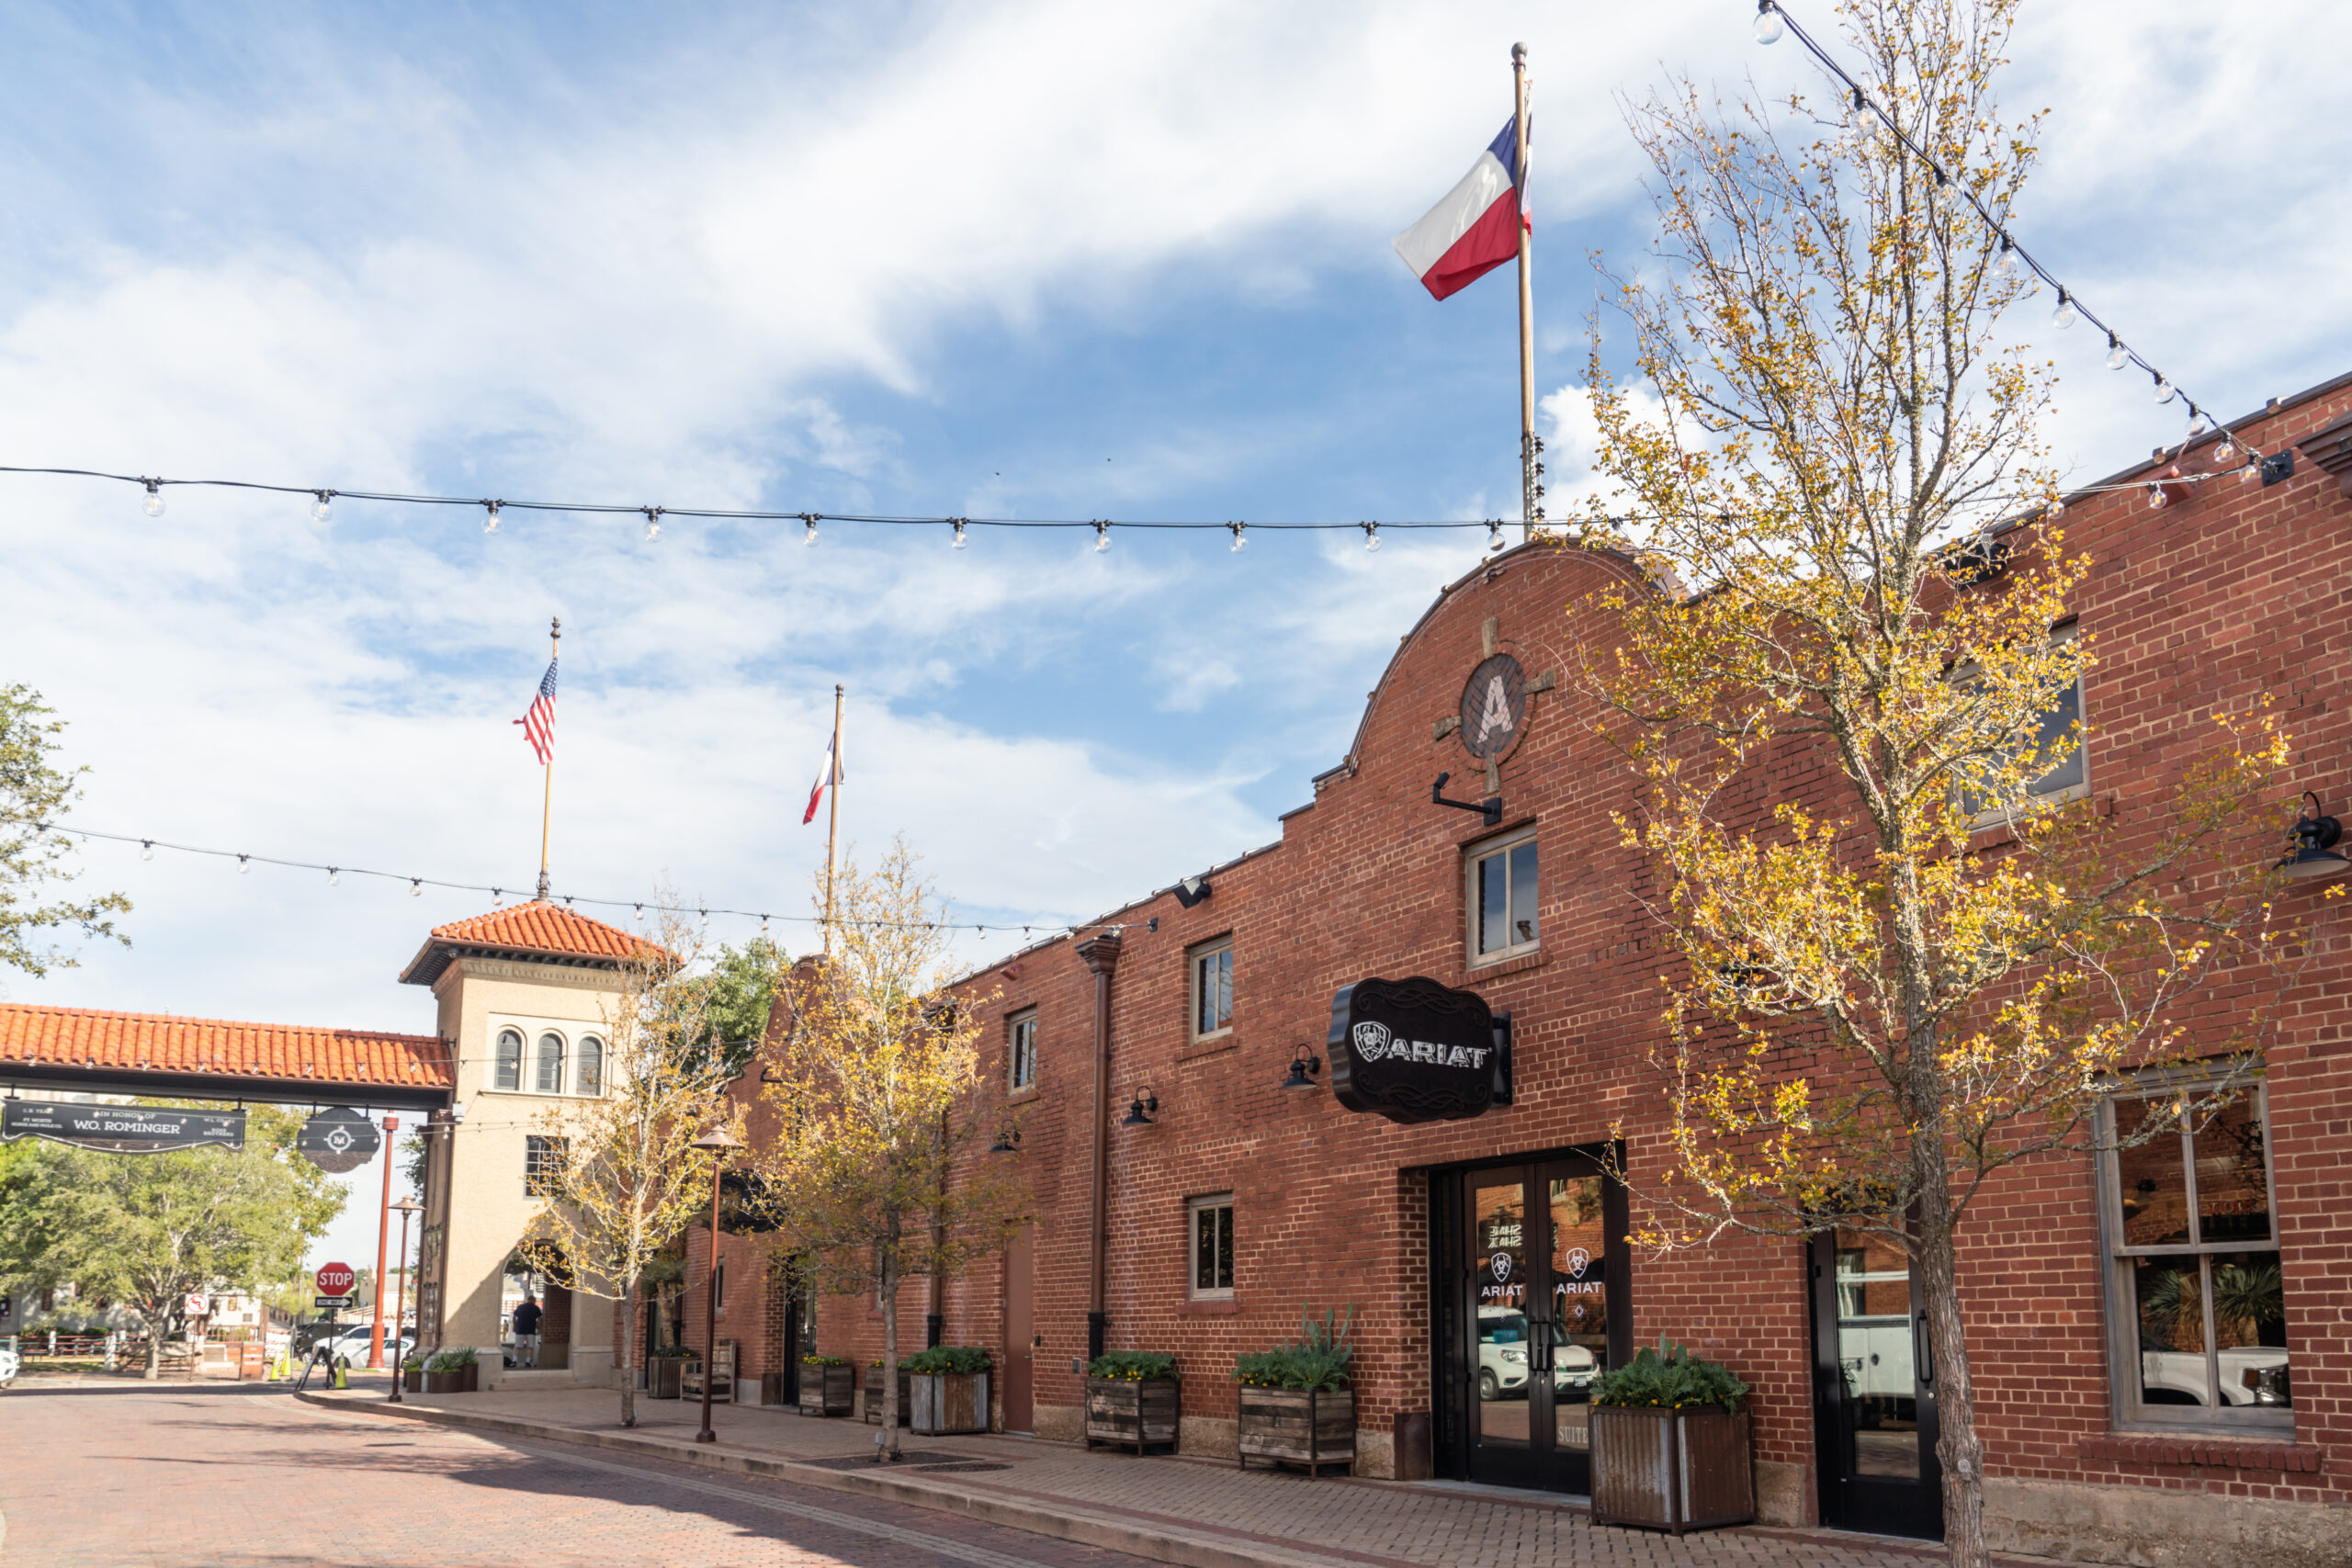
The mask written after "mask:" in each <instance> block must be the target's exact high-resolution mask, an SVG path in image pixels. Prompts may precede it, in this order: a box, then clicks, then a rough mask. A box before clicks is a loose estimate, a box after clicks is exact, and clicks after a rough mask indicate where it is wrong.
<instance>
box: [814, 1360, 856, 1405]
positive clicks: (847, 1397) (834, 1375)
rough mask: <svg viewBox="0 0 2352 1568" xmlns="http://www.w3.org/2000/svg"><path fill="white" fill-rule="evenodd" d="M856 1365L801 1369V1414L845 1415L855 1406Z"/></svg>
mask: <svg viewBox="0 0 2352 1568" xmlns="http://www.w3.org/2000/svg"><path fill="white" fill-rule="evenodd" d="M856 1402H857V1369H856V1368H855V1367H810V1366H803V1367H802V1368H801V1369H800V1414H802V1415H803V1416H847V1415H849V1414H850V1413H851V1411H852V1410H854V1408H855V1407H856Z"/></svg>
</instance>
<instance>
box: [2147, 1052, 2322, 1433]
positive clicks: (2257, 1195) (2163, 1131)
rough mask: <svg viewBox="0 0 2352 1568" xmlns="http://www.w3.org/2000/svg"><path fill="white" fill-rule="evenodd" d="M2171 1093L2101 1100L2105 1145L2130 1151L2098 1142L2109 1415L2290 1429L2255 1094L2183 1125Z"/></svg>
mask: <svg viewBox="0 0 2352 1568" xmlns="http://www.w3.org/2000/svg"><path fill="white" fill-rule="evenodd" d="M2178 1092H2179V1089H2177V1088H2167V1089H2165V1090H2162V1091H2153V1092H2151V1093H2148V1094H2145V1095H2136V1096H2131V1097H2122V1098H2118V1099H2117V1100H2114V1101H2112V1102H2111V1103H2110V1104H2109V1106H2108V1107H2107V1108H2106V1114H2105V1122H2106V1128H2107V1131H2108V1133H2109V1139H2110V1141H2111V1144H2112V1145H2131V1146H2127V1147H2112V1146H2111V1147H2110V1149H2109V1153H2108V1154H2107V1155H2106V1156H2105V1162H2106V1173H2105V1180H2104V1181H2103V1182H2102V1186H2103V1188H2104V1190H2105V1193H2106V1205H2105V1213H2104V1214H2103V1216H2102V1218H2103V1220H2104V1224H2105V1229H2106V1230H2107V1232H2108V1234H2109V1256H2110V1259H2111V1261H2110V1266H2109V1267H2110V1269H2111V1279H2110V1286H2109V1310H2110V1314H2111V1315H2112V1317H2113V1319H2114V1322H2113V1323H2112V1325H2111V1337H2112V1340H2113V1343H2114V1347H2115V1357H2114V1359H2115V1383H2116V1388H2117V1400H2116V1404H2117V1406H2118V1414H2119V1415H2120V1417H2121V1418H2122V1419H2125V1420H2127V1421H2134V1422H2146V1423H2148V1424H2151V1425H2165V1424H2175V1425H2177V1424H2192V1425H2223V1426H2241V1427H2243V1426H2256V1427H2261V1426H2269V1427H2291V1426H2292V1425H2293V1421H2294V1415H2293V1412H2294V1383H2293V1377H2292V1372H2291V1369H2290V1361H2289V1357H2288V1353H2287V1312H2286V1290H2285V1281H2284V1279H2283V1277H2282V1275H2281V1273H2280V1271H2279V1265H2278V1235H2277V1229H2276V1226H2275V1224H2274V1223H2273V1217H2272V1213H2271V1201H2270V1175H2269V1150H2268V1138H2267V1125H2268V1117H2267V1103H2266V1100H2265V1092H2264V1090H2263V1089H2260V1088H2258V1087H2257V1088H2256V1089H2252V1090H2250V1091H2248V1092H2247V1093H2246V1094H2245V1095H2244V1096H2243V1097H2241V1098H2239V1099H2238V1100H2233V1102H2231V1103H2230V1104H2229V1105H2228V1106H2226V1107H2225V1108H2223V1109H2222V1111H2219V1112H2217V1113H2215V1114H2213V1115H2212V1116H2211V1118H2210V1119H2208V1120H2205V1121H2204V1122H2202V1124H2201V1125H2194V1124H2192V1125H2191V1126H2188V1127H2182V1126H2179V1125H2177V1124H2174V1123H2175V1119H2176V1116H2177V1111H2176V1103H2177V1102H2176V1101H2174V1100H2173V1099H2172V1097H2173V1096H2174V1095H2176V1094H2177V1093H2178ZM2188 1092H2189V1093H2190V1094H2191V1095H2194V1094H2195V1093H2196V1092H2197V1089H2196V1087H2195V1086H2194V1085H2191V1086H2188ZM2196 1120H2197V1119H2196V1117H2195V1116H2194V1115H2193V1114H2192V1115H2191V1117H2190V1121H2191V1122H2192V1123H2194V1122H2196Z"/></svg>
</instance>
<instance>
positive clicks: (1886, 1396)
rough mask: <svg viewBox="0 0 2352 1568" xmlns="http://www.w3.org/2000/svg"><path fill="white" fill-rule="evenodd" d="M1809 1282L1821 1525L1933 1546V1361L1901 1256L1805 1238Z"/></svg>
mask: <svg viewBox="0 0 2352 1568" xmlns="http://www.w3.org/2000/svg"><path fill="white" fill-rule="evenodd" d="M1812 1273H1813V1351H1814V1356H1813V1359H1814V1431H1815V1443H1816V1446H1817V1448H1818V1450H1819V1458H1820V1465H1821V1516H1822V1520H1823V1522H1824V1523H1826V1524H1829V1525H1832V1526H1835V1527H1837V1528H1838V1529H1852V1530H1869V1531H1871V1532H1872V1533H1874V1534H1879V1535H1909V1536H1920V1537H1924V1538H1925V1539H1927V1540H1942V1539H1943V1534H1944V1510H1943V1468H1942V1466H1941V1465H1940V1464H1939V1463H1938V1462H1937V1460H1936V1374H1935V1362H1934V1359H1933V1357H1932V1356H1930V1355H1929V1354H1928V1314H1927V1310H1926V1305H1925V1303H1923V1302H1922V1301H1921V1300H1920V1299H1919V1292H1918V1287H1917V1281H1916V1280H1914V1279H1913V1278H1912V1273H1911V1262H1910V1257H1909V1255H1908V1254H1907V1253H1905V1251H1904V1249H1903V1248H1902V1247H1898V1246H1897V1245H1895V1244H1894V1242H1893V1241H1890V1240H1888V1239H1887V1238H1885V1237H1883V1236H1875V1235H1868V1234H1866V1233H1863V1232H1860V1231H1849V1230H1838V1231H1835V1232H1833V1233H1831V1234H1829V1235H1818V1236H1815V1237H1814V1239H1813V1244H1812Z"/></svg>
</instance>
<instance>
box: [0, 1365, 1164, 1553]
mask: <svg viewBox="0 0 2352 1568" xmlns="http://www.w3.org/2000/svg"><path fill="white" fill-rule="evenodd" d="M0 1456H5V1460H6V1462H5V1463H0V1515H5V1517H6V1531H7V1534H6V1541H5V1544H4V1545H0V1562H6V1563H7V1564H8V1568H133V1565H135V1568H180V1565H198V1564H201V1565H205V1568H211V1565H214V1564H219V1565H221V1568H261V1565H265V1564H266V1565H268V1568H293V1565H296V1564H303V1565H311V1564H319V1565H326V1564H334V1565H337V1568H341V1565H345V1564H351V1565H359V1564H366V1565H368V1568H374V1565H377V1564H386V1565H391V1564H398V1565H401V1568H411V1565H413V1568H442V1565H448V1568H458V1565H464V1568H476V1565H480V1568H492V1565H499V1568H503V1565H505V1564H515V1565H518V1568H521V1565H527V1568H571V1565H573V1564H588V1563H594V1564H596V1565H597V1568H613V1565H614V1564H616V1563H632V1564H648V1565H660V1564H669V1563H680V1564H685V1563H692V1564H698V1565H699V1564H711V1565H714V1568H719V1565H724V1568H737V1565H741V1568H752V1565H758V1568H770V1565H775V1564H796V1565H797V1564H811V1565H814V1564H833V1563H840V1564H856V1565H858V1568H934V1565H936V1568H1031V1565H1035V1568H1139V1565H1138V1564H1137V1560H1136V1559H1134V1558H1131V1557H1125V1556H1122V1555H1120V1554H1118V1553H1116V1552H1110V1551H1098V1550H1095V1549H1093V1548H1091V1547H1085V1546H1079V1545H1074V1544H1071V1543H1069V1542H1066V1541H1059V1540H1049V1539H1046V1538H1045V1537H1042V1536H1036V1535H1031V1534H1028V1533H1025V1532H1023V1531H1019V1530H1009V1529H999V1528H996V1527H993V1526H989V1525H983V1524H977V1523H974V1522H973V1521H971V1520H968V1519H957V1518H952V1517H946V1516H943V1515H940V1514H935V1513H930V1512H927V1511H925V1510H923V1509H920V1508H910V1507H906V1506H900V1505H897V1504H891V1503H885V1502H877V1501H875V1500H872V1499H868V1498H862V1497H851V1496H843V1495H840V1494H837V1493H815V1494H809V1493H801V1492H797V1491H796V1490H794V1489H792V1488H788V1487H778V1486H775V1485H774V1484H772V1483H761V1482H758V1481H743V1480H740V1479H736V1478H731V1477H725V1476H717V1475H711V1474H708V1473H698V1472H694V1471H691V1470H688V1469H685V1468H684V1467H681V1466H677V1465H672V1464H665V1463H662V1462H661V1461H650V1460H642V1459H635V1458H632V1459H629V1460H628V1461H625V1462H616V1461H614V1460H613V1459H611V1458H608V1457H602V1456H599V1455H597V1454H595V1453H594V1452H593V1451H584V1450H564V1449H560V1448H558V1447H556V1446H555V1445H552V1444H531V1443H520V1442H515V1441H512V1440H506V1439H493V1438H486V1437H482V1436H478V1435H476V1434H473V1433H470V1432H463V1431H457V1430H452V1429H449V1428H447V1427H427V1426H421V1425H413V1424H409V1423H401V1424H399V1425H393V1424H390V1423H387V1422H382V1421H379V1420H374V1419H370V1418H366V1417H361V1416H346V1415H343V1414H340V1413H336V1412H328V1411H322V1410H319V1409H316V1408H313V1407H311V1406H310V1405H305V1404H297V1403H296V1402H295V1401H294V1400H292V1399H291V1398H289V1397H288V1396H287V1395H286V1394H285V1393H282V1392H270V1391H268V1390H266V1387H265V1386H264V1385H247V1386H245V1387H243V1388H240V1387H237V1386H235V1385H226V1386H216V1387H211V1388H200V1387H182V1388H165V1389H159V1390H153V1391H150V1390H146V1389H141V1388H138V1387H136V1386H129V1385H120V1384H117V1385H112V1386H106V1385H96V1386H87V1387H84V1388H78V1389H58V1390H55V1391H53V1392H40V1391H38V1390H36V1389H30V1388H25V1387H19V1388H18V1389H17V1390H14V1391H11V1392H9V1393H5V1394H0Z"/></svg>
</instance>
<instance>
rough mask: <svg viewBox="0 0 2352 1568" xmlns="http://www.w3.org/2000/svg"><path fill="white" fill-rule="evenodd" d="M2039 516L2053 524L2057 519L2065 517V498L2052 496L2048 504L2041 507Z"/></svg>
mask: <svg viewBox="0 0 2352 1568" xmlns="http://www.w3.org/2000/svg"><path fill="white" fill-rule="evenodd" d="M2041 515H2042V516H2043V517H2045V518H2047V519H2049V520H2050V521H2051V522H2053V523H2054V522H2056V521H2057V520H2058V519H2059V518H2061V517H2064V516H2065V515H2066V498H2065V497H2064V496H2063V495H2053V496H2052V497H2051V498H2050V501H2049V503H2048V504H2047V505H2045V506H2043V507H2042V509H2041Z"/></svg>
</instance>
